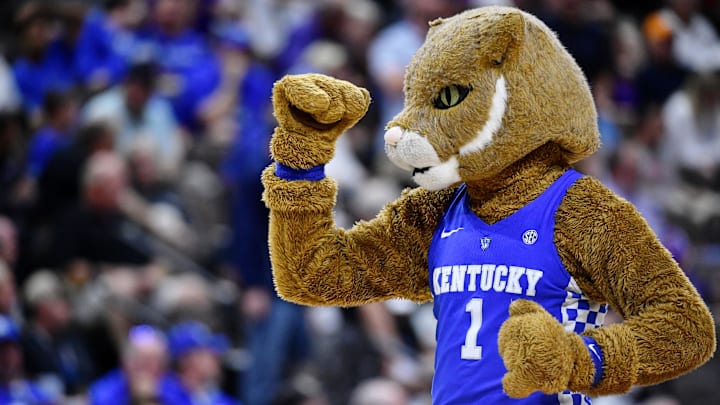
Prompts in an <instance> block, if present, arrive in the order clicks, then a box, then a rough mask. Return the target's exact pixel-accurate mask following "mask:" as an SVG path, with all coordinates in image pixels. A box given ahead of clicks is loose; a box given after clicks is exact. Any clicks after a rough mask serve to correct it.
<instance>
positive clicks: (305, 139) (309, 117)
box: [270, 73, 370, 169]
mask: <svg viewBox="0 0 720 405" xmlns="http://www.w3.org/2000/svg"><path fill="white" fill-rule="evenodd" d="M369 105H370V94H369V93H368V91H367V90H365V89H363V88H361V87H358V86H355V85H354V84H352V83H350V82H346V81H344V80H338V79H335V78H332V77H329V76H325V75H321V74H317V73H308V74H302V75H291V76H285V77H283V78H282V79H280V80H278V81H277V82H276V83H275V86H274V88H273V112H274V115H275V118H276V119H277V121H278V127H277V128H275V133H274V134H273V137H272V140H271V142H270V151H271V153H272V156H273V159H275V160H276V161H277V162H280V163H282V164H284V165H286V166H290V167H292V168H296V169H307V168H310V167H313V166H316V165H320V164H324V163H327V162H329V161H330V159H332V156H333V153H334V151H335V140H336V139H337V138H338V137H339V136H340V134H342V133H343V132H345V131H346V130H347V129H348V128H350V127H352V126H353V125H355V123H356V122H357V121H359V120H360V118H362V117H363V116H364V115H365V113H366V112H367V109H368V106H369Z"/></svg>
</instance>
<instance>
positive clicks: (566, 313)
mask: <svg viewBox="0 0 720 405" xmlns="http://www.w3.org/2000/svg"><path fill="white" fill-rule="evenodd" d="M565 290H566V291H567V295H566V297H565V302H563V304H562V307H561V312H562V323H563V327H565V330H566V331H568V332H575V333H578V334H580V333H583V332H585V331H587V330H591V329H595V328H599V327H600V326H602V324H603V321H604V320H605V314H606V313H607V308H608V307H607V304H600V303H598V302H593V301H590V299H588V297H586V296H585V295H583V293H582V291H581V290H580V287H579V286H578V285H577V282H575V279H574V278H572V277H571V278H570V282H569V283H568V286H567V288H565ZM558 402H559V403H560V405H591V404H592V401H591V400H590V398H589V397H586V396H585V395H582V394H578V393H575V392H570V391H565V392H563V393H560V394H558Z"/></svg>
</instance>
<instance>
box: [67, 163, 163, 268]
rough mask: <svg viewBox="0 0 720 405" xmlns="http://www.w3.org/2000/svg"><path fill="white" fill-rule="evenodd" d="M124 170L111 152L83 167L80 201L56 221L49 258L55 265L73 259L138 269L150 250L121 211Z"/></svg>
mask: <svg viewBox="0 0 720 405" xmlns="http://www.w3.org/2000/svg"><path fill="white" fill-rule="evenodd" d="M127 187H128V186H127V169H126V166H125V164H124V162H123V161H122V160H121V159H120V158H118V157H117V156H115V155H113V154H111V153H107V152H106V153H96V154H95V155H94V156H92V157H91V158H90V159H89V160H88V162H87V164H86V167H85V171H84V173H83V177H82V198H81V202H80V203H79V204H78V205H76V206H75V207H72V208H70V209H68V210H67V211H66V212H65V213H64V214H63V215H62V217H61V218H60V219H59V220H58V223H57V226H56V229H55V234H54V239H53V247H54V252H55V254H54V255H53V256H54V258H55V260H56V263H57V264H58V265H62V266H66V265H69V264H70V263H71V262H73V261H76V260H85V261H88V262H90V263H96V264H99V263H107V264H116V265H134V266H140V265H145V264H148V263H149V262H150V261H151V258H152V255H153V253H152V251H151V250H150V248H149V246H148V244H149V243H148V241H147V240H146V238H145V235H144V233H143V231H142V230H141V229H140V228H139V227H138V226H137V225H134V224H133V223H132V222H130V221H129V220H128V218H127V217H126V215H125V214H124V213H123V211H122V209H121V200H122V199H123V198H124V196H125V195H126V193H127Z"/></svg>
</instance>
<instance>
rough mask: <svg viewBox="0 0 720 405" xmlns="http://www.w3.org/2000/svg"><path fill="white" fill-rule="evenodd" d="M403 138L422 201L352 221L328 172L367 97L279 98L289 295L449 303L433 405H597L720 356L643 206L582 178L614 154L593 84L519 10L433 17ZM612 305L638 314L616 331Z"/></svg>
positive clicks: (296, 86) (294, 88)
mask: <svg viewBox="0 0 720 405" xmlns="http://www.w3.org/2000/svg"><path fill="white" fill-rule="evenodd" d="M430 25H431V27H430V30H429V32H428V34H427V38H426V40H425V43H424V44H423V46H422V47H421V48H420V49H419V50H418V51H417V53H416V54H415V56H414V58H413V60H412V62H411V63H410V65H409V66H408V68H407V72H406V77H405V84H404V90H405V97H406V99H405V107H404V109H403V110H402V111H401V112H400V113H399V114H398V115H397V116H396V117H395V118H394V119H393V120H392V121H391V122H390V123H388V124H387V132H386V134H385V147H386V152H387V155H388V157H389V158H390V160H392V161H393V162H394V163H395V164H397V165H398V166H400V167H402V168H405V169H407V170H411V171H412V177H413V180H414V181H415V182H416V183H417V184H418V185H420V188H416V189H412V190H407V191H405V192H403V194H402V195H401V196H400V197H399V198H398V199H397V200H395V201H393V202H391V203H389V204H387V206H386V207H385V208H384V209H383V210H382V211H381V212H380V213H379V214H378V215H377V217H376V218H374V219H373V220H371V221H364V222H359V223H357V224H356V225H355V226H353V227H352V229H348V230H344V229H339V228H337V227H336V226H335V223H334V221H333V206H334V203H335V195H336V183H335V182H334V181H333V180H332V179H330V178H327V177H325V175H324V171H323V165H324V164H325V163H327V162H329V161H330V159H331V158H332V157H333V152H334V143H335V140H336V139H337V137H338V136H340V134H342V133H343V132H344V131H345V130H347V129H348V128H349V127H351V126H352V125H353V124H354V123H355V122H357V121H358V120H359V119H360V118H362V117H363V115H364V114H365V112H366V110H367V108H368V104H369V103H370V96H369V94H368V92H367V91H366V90H365V89H361V88H359V87H356V86H354V85H352V84H350V83H348V82H345V81H341V80H337V79H334V78H330V77H327V76H323V75H318V74H307V75H298V76H286V77H284V78H282V79H281V80H279V81H278V82H277V83H276V84H275V87H274V90H273V105H274V113H275V117H276V118H277V121H278V126H277V128H276V130H275V133H274V135H273V138H272V141H271V145H270V146H271V152H272V156H273V158H274V160H275V163H274V164H272V165H271V166H270V167H268V168H267V169H266V170H265V171H264V172H263V175H262V181H263V184H264V187H265V191H264V193H263V199H264V201H265V203H266V204H267V206H268V207H269V208H270V233H269V244H270V253H271V261H272V267H273V274H274V280H275V285H276V288H277V291H278V293H279V294H280V295H281V296H282V297H283V298H284V299H286V300H289V301H292V302H296V303H300V304H305V305H338V306H353V305H361V304H366V303H370V302H375V301H380V300H386V299H389V298H407V299H411V300H415V301H417V302H425V301H430V300H432V301H433V305H434V314H435V316H436V318H437V321H438V323H437V332H436V334H437V336H436V337H437V349H436V358H435V375H434V379H433V388H432V397H433V403H434V404H438V405H439V404H479V403H487V404H504V403H508V404H516V403H517V404H521V403H522V404H586V403H590V399H589V398H590V396H595V395H606V394H614V393H623V392H627V391H628V390H629V389H630V388H631V387H632V386H633V385H635V384H640V385H645V384H655V383H659V382H661V381H665V380H667V379H670V378H673V377H676V376H678V375H680V374H682V373H685V372H687V371H689V370H692V369H694V368H696V367H698V366H699V365H700V364H702V363H703V362H705V361H706V360H707V359H708V358H709V357H710V356H711V355H712V353H713V352H714V350H715V334H714V325H713V320H712V317H711V315H710V312H709V311H708V308H707V307H706V305H705V304H704V303H703V301H702V300H701V298H700V296H699V295H698V293H697V291H696V290H695V289H694V288H693V286H692V285H691V284H690V282H689V281H688V278H687V277H686V276H685V275H684V274H683V271H682V270H681V269H680V268H679V267H678V265H677V263H676V262H675V261H674V260H673V258H672V257H671V255H670V254H669V253H668V251H667V250H666V249H665V248H664V247H663V246H662V245H661V244H660V242H659V241H658V239H657V237H656V236H655V234H654V233H653V232H652V230H651V229H650V228H649V227H648V225H647V223H646V222H645V220H644V219H643V218H642V217H641V216H640V215H639V213H638V212H637V210H636V209H635V208H634V207H633V206H632V205H631V204H630V203H628V202H627V201H625V200H623V199H621V198H619V197H618V196H617V195H615V194H613V193H612V192H611V191H609V190H608V189H607V188H606V187H605V186H603V185H602V184H601V183H600V182H598V181H597V180H595V179H593V178H590V177H587V176H583V175H581V174H580V173H578V172H576V171H574V170H573V169H572V168H571V167H570V166H571V164H573V163H575V162H577V161H578V160H580V159H582V158H584V157H587V156H588V155H590V154H592V153H593V152H594V151H595V150H596V149H597V148H598V146H599V133H598V128H597V124H596V121H597V116H596V112H595V107H594V104H593V100H592V97H591V94H590V91H589V88H588V85H587V83H586V81H585V78H584V76H583V74H582V72H581V70H580V69H579V67H578V66H577V64H576V63H575V62H574V60H573V59H572V58H571V56H570V55H569V54H568V53H567V52H566V51H565V49H564V48H563V47H562V45H561V44H560V42H559V41H558V40H557V38H556V37H555V35H554V34H553V33H552V32H551V31H550V30H549V29H548V28H547V27H546V26H545V25H544V24H543V23H542V22H541V21H539V20H538V19H537V18H535V17H533V16H531V15H529V14H527V13H525V12H522V11H520V10H516V9H512V8H503V7H487V8H480V9H475V10H469V11H466V12H463V13H461V14H458V15H456V16H454V17H451V18H447V19H438V20H436V21H433V22H431V23H430ZM608 305H610V306H612V308H613V309H614V310H616V311H617V312H618V313H619V314H620V315H621V316H622V317H623V319H624V321H623V322H621V323H618V324H614V325H609V326H602V323H603V318H604V315H605V313H606V311H607V308H608Z"/></svg>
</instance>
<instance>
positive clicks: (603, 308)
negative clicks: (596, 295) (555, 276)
mask: <svg viewBox="0 0 720 405" xmlns="http://www.w3.org/2000/svg"><path fill="white" fill-rule="evenodd" d="M566 290H567V296H566V297H565V302H564V303H563V304H562V323H563V326H564V327H565V330H567V331H569V332H575V333H578V334H580V333H583V332H585V331H588V330H591V329H595V328H598V327H600V326H602V324H603V321H604V320H605V314H607V304H601V303H598V302H592V301H590V300H589V299H588V298H587V297H586V296H584V295H583V293H582V291H580V287H578V285H577V283H576V282H575V279H573V278H570V283H568V286H567V288H566Z"/></svg>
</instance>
